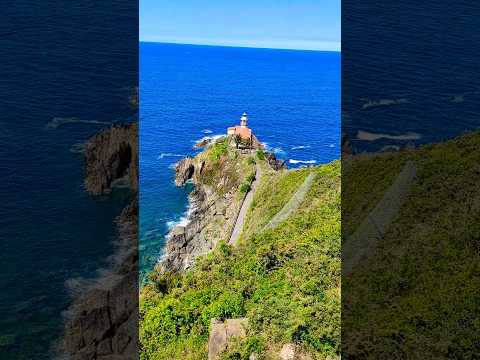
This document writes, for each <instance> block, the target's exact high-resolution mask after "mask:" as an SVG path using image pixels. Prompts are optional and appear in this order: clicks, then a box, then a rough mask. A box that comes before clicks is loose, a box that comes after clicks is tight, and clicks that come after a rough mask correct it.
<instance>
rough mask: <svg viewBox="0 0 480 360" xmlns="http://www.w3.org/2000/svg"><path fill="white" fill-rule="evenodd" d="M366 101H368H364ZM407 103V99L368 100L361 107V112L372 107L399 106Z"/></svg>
mask: <svg viewBox="0 0 480 360" xmlns="http://www.w3.org/2000/svg"><path fill="white" fill-rule="evenodd" d="M366 100H368V99H366ZM407 103H409V101H408V99H405V98H402V99H381V100H375V101H372V100H368V101H367V102H366V103H365V104H363V106H362V110H366V109H368V108H372V107H379V106H391V105H400V104H407Z"/></svg>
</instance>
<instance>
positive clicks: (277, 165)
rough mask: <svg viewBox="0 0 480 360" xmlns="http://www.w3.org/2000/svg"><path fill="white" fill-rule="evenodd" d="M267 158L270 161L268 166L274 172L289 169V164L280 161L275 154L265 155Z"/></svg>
mask: <svg viewBox="0 0 480 360" xmlns="http://www.w3.org/2000/svg"><path fill="white" fill-rule="evenodd" d="M265 158H266V159H267V161H268V164H269V165H270V167H271V168H272V169H273V170H277V171H278V170H282V169H286V168H287V164H286V163H285V161H283V160H278V159H277V158H276V157H275V155H274V154H272V153H265Z"/></svg>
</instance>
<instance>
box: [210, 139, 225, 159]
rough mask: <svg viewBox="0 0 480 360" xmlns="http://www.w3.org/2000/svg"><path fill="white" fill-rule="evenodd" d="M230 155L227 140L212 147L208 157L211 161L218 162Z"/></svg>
mask: <svg viewBox="0 0 480 360" xmlns="http://www.w3.org/2000/svg"><path fill="white" fill-rule="evenodd" d="M227 154H228V143H227V140H226V139H225V140H223V141H220V142H217V143H215V144H213V145H211V146H210V147H209V148H208V156H209V159H210V160H211V161H218V160H220V158H221V157H222V156H225V155H227Z"/></svg>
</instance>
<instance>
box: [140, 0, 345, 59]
mask: <svg viewBox="0 0 480 360" xmlns="http://www.w3.org/2000/svg"><path fill="white" fill-rule="evenodd" d="M140 41H152V42H173V43H184V44H205V45H227V46H247V47H267V48H281V49H308V50H333V51H339V50H340V0H236V1H232V0H140Z"/></svg>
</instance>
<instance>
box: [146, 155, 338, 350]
mask: <svg viewBox="0 0 480 360" xmlns="http://www.w3.org/2000/svg"><path fill="white" fill-rule="evenodd" d="M257 161H259V162H260V164H259V165H260V166H262V167H263V168H264V170H265V171H264V173H263V176H262V180H261V182H260V184H259V187H258V189H257V191H256V193H255V196H254V199H253V203H252V206H251V208H250V210H249V213H248V214H247V219H246V224H245V226H244V233H243V235H242V237H241V239H240V241H239V244H238V245H237V246H235V247H231V246H229V245H226V244H225V243H221V244H220V245H218V246H217V248H216V249H215V250H214V251H213V252H212V253H210V254H209V255H207V256H206V257H204V258H202V259H200V260H199V261H197V263H196V266H195V268H194V269H192V270H190V271H188V272H186V273H184V274H181V275H178V274H166V275H158V274H157V275H155V274H154V275H153V276H152V279H154V281H153V283H151V284H149V285H146V286H145V287H144V288H143V289H142V292H141V298H140V316H141V323H140V343H141V359H144V360H146V359H207V353H208V350H207V341H208V336H209V325H210V319H211V318H219V319H225V318H238V317H246V318H248V320H249V329H248V332H247V338H245V339H244V340H242V341H239V342H237V343H236V344H234V345H233V346H232V347H230V350H229V352H228V353H227V354H223V357H224V358H228V359H248V358H249V356H250V354H251V353H252V352H254V353H256V354H258V359H274V358H275V356H276V355H275V354H278V351H279V350H280V348H281V346H282V345H283V344H285V343H290V342H295V343H297V344H299V345H300V347H301V348H302V349H303V352H304V353H306V354H310V356H311V358H313V359H325V358H327V357H336V356H337V354H338V353H339V349H340V163H339V161H336V162H333V163H330V164H328V165H323V166H318V167H313V168H308V169H302V170H288V171H279V172H274V171H268V170H267V166H266V164H265V163H263V162H262V161H260V160H257ZM310 172H315V173H316V177H315V178H314V180H313V185H312V186H311V188H309V190H308V192H307V195H306V198H305V199H304V200H303V201H302V202H301V204H300V207H299V208H298V209H296V210H295V211H294V212H293V213H292V214H291V216H290V217H289V219H288V221H285V222H283V223H281V224H280V225H279V226H278V227H276V228H273V229H268V228H266V225H267V224H268V223H269V221H270V220H271V219H272V217H273V216H275V214H276V213H277V212H278V211H280V210H281V209H282V207H283V206H284V205H285V204H287V203H288V202H289V200H290V198H291V196H292V195H293V194H294V193H295V191H296V190H297V189H298V188H299V187H300V186H301V184H302V183H303V181H304V180H305V178H306V177H307V176H308V174H309V173H310Z"/></svg>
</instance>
